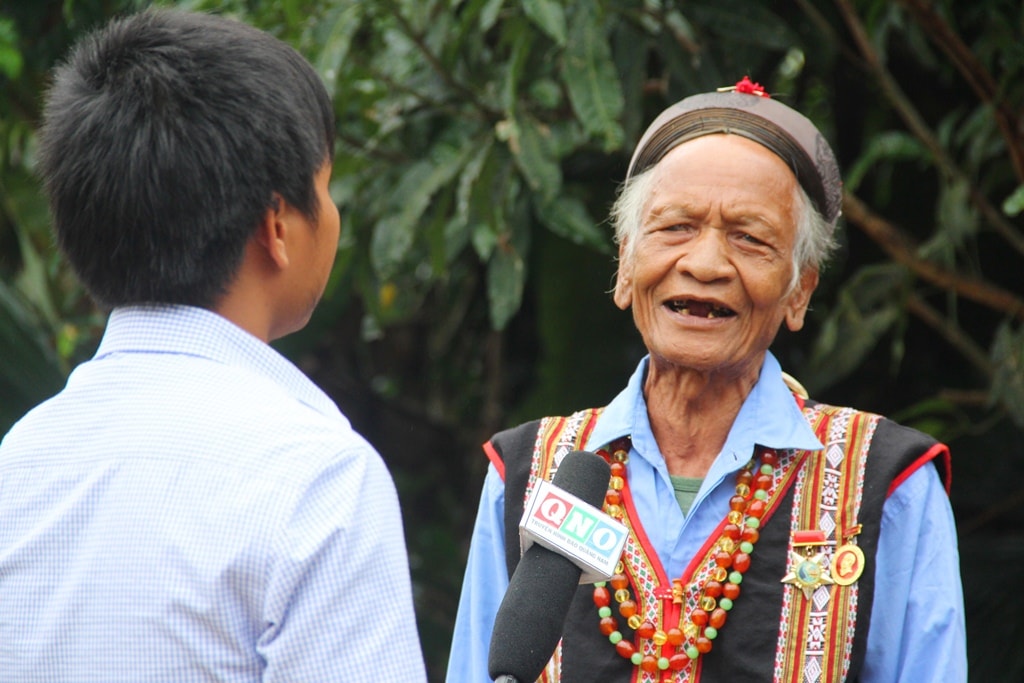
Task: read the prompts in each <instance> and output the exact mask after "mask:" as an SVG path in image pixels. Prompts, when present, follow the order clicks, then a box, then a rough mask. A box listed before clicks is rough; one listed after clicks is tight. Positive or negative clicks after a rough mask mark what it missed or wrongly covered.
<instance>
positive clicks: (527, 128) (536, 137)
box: [509, 117, 562, 199]
mask: <svg viewBox="0 0 1024 683" xmlns="http://www.w3.org/2000/svg"><path fill="white" fill-rule="evenodd" d="M550 136H551V133H550V131H549V130H547V129H546V127H544V126H543V125H542V124H540V123H539V122H537V121H534V120H532V119H530V118H527V117H522V118H520V119H519V120H517V121H515V124H514V125H513V134H512V138H511V139H510V140H509V148H510V149H511V150H512V154H513V156H514V157H515V160H516V165H517V166H518V167H519V170H520V172H521V173H522V174H523V177H524V178H526V181H527V182H528V183H529V185H530V188H531V189H532V190H533V191H534V192H537V193H538V194H539V195H541V196H542V197H544V198H545V199H547V198H550V197H554V196H555V195H556V194H558V192H559V191H560V190H561V188H562V170H561V169H560V168H559V166H558V163H557V162H556V161H555V159H554V158H553V155H552V154H551V151H550V144H549V142H548V140H549V139H550Z"/></svg>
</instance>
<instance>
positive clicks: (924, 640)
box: [861, 466, 967, 683]
mask: <svg viewBox="0 0 1024 683" xmlns="http://www.w3.org/2000/svg"><path fill="white" fill-rule="evenodd" d="M965 633H966V630H965V627H964V604H963V587H962V585H961V582H960V559H959V553H958V551H957V536H956V524H955V522H954V519H953V512H952V509H951V507H950V504H949V499H948V497H947V496H946V492H945V490H944V489H943V486H942V484H941V482H940V480H939V476H938V473H937V472H936V470H935V468H934V467H932V466H924V467H921V468H920V469H918V470H917V471H916V472H914V474H912V475H911V476H910V477H908V478H907V480H906V481H904V482H903V483H902V484H901V485H900V486H899V487H898V488H897V489H896V490H895V491H894V492H893V493H892V495H891V496H890V497H889V499H888V500H887V501H886V502H885V507H884V508H883V510H882V523H881V535H880V537H879V540H878V554H877V561H876V569H875V597H874V604H873V605H872V608H871V630H870V631H869V633H868V642H867V655H866V657H865V661H864V670H863V673H862V675H861V681H863V683H963V682H964V681H966V680H967V645H966V636H965Z"/></svg>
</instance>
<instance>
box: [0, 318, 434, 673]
mask: <svg viewBox="0 0 1024 683" xmlns="http://www.w3.org/2000/svg"><path fill="white" fill-rule="evenodd" d="M425 679H426V674H425V670H424V665H423V659H422V655H421V651H420V645H419V639H418V635H417V632H416V627H415V619H414V616H413V609H412V596H411V586H410V580H409V569H408V560H407V557H406V553H405V541H404V535H403V531H402V522H401V516H400V513H399V507H398V499H397V496H396V493H395V489H394V484H393V482H392V480H391V477H390V475H389V473H388V471H387V469H386V467H385V465H384V463H383V461H382V460H381V458H380V456H379V455H378V454H377V453H376V451H375V450H374V449H373V447H372V446H370V445H369V444H368V443H367V442H366V441H365V440H364V439H362V438H361V437H360V436H359V435H358V434H357V433H356V432H354V431H353V430H352V428H351V426H350V425H349V422H348V420H346V419H345V417H344V416H343V415H342V414H341V413H340V412H339V411H338V408H337V407H336V406H335V404H334V403H333V402H332V401H331V400H330V399H329V398H328V397H327V396H326V395H325V394H324V393H323V392H322V391H320V389H318V388H317V387H316V385H314V384H313V383H312V382H311V381H309V379H308V378H306V377H305V376H304V375H303V374H302V373H301V372H300V371H299V370H298V369H297V368H296V367H295V366H294V365H292V364H291V363H290V362H288V361H287V360H286V359H284V358H283V357H282V356H280V355H279V354H278V353H277V352H276V351H274V350H273V349H272V348H270V347H269V346H267V345H266V344H264V343H263V342H262V341H260V340H258V339H256V338H255V337H252V336H251V335H249V334H248V333H246V332H244V331H243V330H241V329H240V328H238V327H236V326H234V325H233V324H231V323H230V322H228V321H227V320H225V319H223V318H221V317H220V316H218V315H216V314H214V313H211V312H209V311H205V310H201V309H196V308H188V307H129V308H123V309H117V310H115V311H114V312H113V313H112V315H111V317H110V321H109V324H108V327H107V330H106V332H105V334H104V337H103V341H102V343H101V345H100V347H99V350H98V351H97V353H96V355H95V357H94V358H93V359H92V360H90V361H88V362H86V363H83V364H82V365H80V366H79V367H78V368H76V369H75V371H74V372H73V373H72V374H71V376H70V377H69V379H68V382H67V386H66V387H65V388H64V390H63V391H61V392H60V393H59V394H58V395H57V396H55V397H54V398H52V399H50V400H49V401H47V402H45V403H43V404H41V405H40V406H38V407H37V408H35V409H34V410H32V411H31V412H30V413H29V414H28V415H27V416H25V417H24V418H23V419H22V420H20V421H19V423H18V424H17V425H15V427H14V428H13V429H12V430H11V431H10V433H9V434H8V435H7V436H6V437H5V438H4V440H3V442H2V444H0V681H12V682H14V681H17V682H18V683H26V682H31V681H39V682H44V681H45V682H46V683H55V682H60V681H68V682H71V681H74V682H75V683H79V682H87V681H95V682H97V683H98V682H103V683H110V682H116V681H147V682H167V683H172V682H173V683H183V682H189V681H196V682H199V681H212V680H216V681H230V682H237V683H249V682H256V681H262V682H270V681H371V680H372V681H396V682H397V681H401V682H402V683H405V682H407V681H424V680H425Z"/></svg>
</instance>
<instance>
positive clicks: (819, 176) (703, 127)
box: [627, 92, 842, 225]
mask: <svg viewBox="0 0 1024 683" xmlns="http://www.w3.org/2000/svg"><path fill="white" fill-rule="evenodd" d="M718 133H726V134H733V135H741V136H743V137H746V138H748V139H750V140H753V141H754V142H757V143H759V144H761V145H763V146H764V147H766V148H768V149H769V150H771V151H772V152H774V153H775V154H776V155H777V156H778V157H779V158H781V159H782V160H783V161H784V162H785V163H786V165H787V166H789V168H790V169H791V170H792V171H793V174H794V175H795V176H796V179H797V182H799V183H800V186H801V187H802V188H803V189H804V191H805V192H806V193H807V195H808V196H809V197H810V198H811V201H812V202H813V203H814V206H815V208H816V209H818V211H819V212H820V213H821V215H822V216H823V217H824V218H825V220H827V221H828V222H829V223H831V224H833V225H834V224H835V222H836V220H837V219H838V218H839V212H840V208H841V204H842V182H841V180H840V177H839V166H838V164H837V163H836V159H835V155H834V154H833V153H832V148H831V147H829V144H828V142H827V141H826V140H825V138H824V136H822V134H821V133H820V131H818V129H817V128H816V127H815V126H814V124H813V123H811V122H810V120H809V119H807V117H805V116H804V115H803V114H801V113H799V112H798V111H796V110H794V109H791V108H790V107H787V106H786V105H784V104H782V103H781V102H778V101H777V100H773V99H770V98H767V97H759V96H757V95H750V94H746V93H739V92H714V93H704V94H701V95H694V96H692V97H688V98H686V99H684V100H682V101H680V102H677V103H676V104H674V105H672V106H671V107H669V108H668V109H666V110H665V111H663V112H662V113H661V114H660V115H659V116H658V117H657V118H656V119H655V120H654V122H653V123H651V125H650V126H649V127H648V128H647V130H646V132H644V134H643V137H641V139H640V142H639V144H638V145H637V147H636V151H635V152H634V153H633V158H632V160H631V161H630V164H629V172H628V174H627V177H632V176H634V175H639V174H640V173H643V172H644V171H646V170H647V169H649V168H651V167H652V166H654V165H655V164H657V163H658V162H659V161H661V160H662V159H663V158H664V157H665V155H666V154H668V152H669V151H671V150H672V149H674V148H675V147H677V146H679V145H681V144H683V143H684V142H687V141H689V140H693V139H695V138H698V137H702V136H705V135H712V134H718Z"/></svg>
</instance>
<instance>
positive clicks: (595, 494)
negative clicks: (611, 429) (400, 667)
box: [487, 451, 611, 683]
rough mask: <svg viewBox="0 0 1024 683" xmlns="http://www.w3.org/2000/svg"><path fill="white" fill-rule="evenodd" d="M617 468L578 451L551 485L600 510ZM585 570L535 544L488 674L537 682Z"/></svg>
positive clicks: (523, 562) (503, 616) (509, 595)
mask: <svg viewBox="0 0 1024 683" xmlns="http://www.w3.org/2000/svg"><path fill="white" fill-rule="evenodd" d="M610 477H611V469H610V468H609V466H608V463H607V462H605V461H604V460H603V459H602V458H600V457H599V456H597V455H594V454H593V453H588V452H586V451H572V452H571V453H569V454H567V455H566V456H565V458H564V459H563V460H562V462H561V464H560V465H559V468H558V470H557V471H556V472H555V476H554V479H552V481H551V484H552V485H554V486H555V487H557V488H558V489H560V490H561V491H564V492H565V493H569V494H571V495H573V496H575V497H577V498H579V499H580V500H582V501H583V502H585V503H587V504H588V505H590V506H592V507H595V508H599V507H600V505H601V503H602V501H603V500H604V495H605V492H606V491H607V489H608V480H609V478H610ZM582 572H583V570H582V568H581V567H579V566H578V565H577V564H576V563H574V562H573V560H571V559H569V558H568V557H566V556H564V555H562V554H559V553H558V552H555V551H553V550H549V549H548V548H546V547H545V546H544V545H541V544H540V543H534V544H533V545H531V546H530V547H529V548H527V550H526V552H525V553H523V557H522V558H521V559H520V560H519V565H518V566H517V567H516V570H515V572H514V573H513V574H512V578H511V579H510V580H509V585H508V590H507V591H506V592H505V597H504V598H503V599H502V601H501V606H500V607H499V608H498V614H497V617H496V618H495V620H494V631H493V632H492V633H491V647H490V651H489V652H488V658H487V670H488V673H489V674H490V675H491V678H492V679H496V680H497V681H498V683H517V682H518V683H530V682H532V681H535V680H537V678H538V677H539V676H540V674H541V672H542V671H543V670H544V665H545V664H547V661H548V660H549V659H550V658H551V654H552V653H553V652H554V651H555V647H556V646H557V645H558V640H559V638H561V637H562V627H563V626H564V625H565V618H566V616H567V615H568V613H569V605H570V603H572V599H573V596H574V595H575V594H576V589H577V587H578V586H579V582H580V575H581V574H582Z"/></svg>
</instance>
